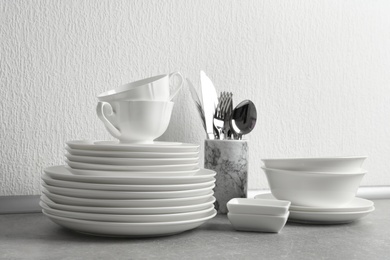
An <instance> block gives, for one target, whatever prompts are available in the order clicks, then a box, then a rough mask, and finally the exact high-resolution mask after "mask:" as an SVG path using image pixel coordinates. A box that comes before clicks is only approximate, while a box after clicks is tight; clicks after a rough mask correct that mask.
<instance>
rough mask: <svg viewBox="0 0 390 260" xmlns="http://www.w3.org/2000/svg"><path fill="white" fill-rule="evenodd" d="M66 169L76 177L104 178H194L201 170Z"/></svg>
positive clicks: (67, 167)
mask: <svg viewBox="0 0 390 260" xmlns="http://www.w3.org/2000/svg"><path fill="white" fill-rule="evenodd" d="M65 168H66V169H67V170H68V171H69V172H71V173H73V174H75V175H89V176H93V177H96V176H102V177H107V176H110V177H130V176H139V177H146V176H147V177H176V176H192V175H195V174H196V173H197V172H198V171H199V170H200V169H199V168H197V169H194V170H189V171H162V172H159V171H156V172H147V171H107V170H83V169H73V168H71V167H69V166H68V165H66V166H65Z"/></svg>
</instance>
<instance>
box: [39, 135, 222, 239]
mask: <svg viewBox="0 0 390 260" xmlns="http://www.w3.org/2000/svg"><path fill="white" fill-rule="evenodd" d="M67 144H68V147H67V148H66V149H67V151H68V154H67V155H66V156H67V159H68V161H67V164H68V165H61V166H54V167H49V168H46V169H45V174H44V175H43V176H42V180H43V184H42V186H43V188H42V192H43V194H42V196H41V202H40V204H41V207H42V210H43V213H44V214H45V215H47V216H48V217H49V218H50V219H51V220H52V221H53V222H55V223H57V224H59V225H61V226H64V227H67V228H70V229H72V230H75V231H78V232H82V233H89V234H95V235H104V236H135V237H138V236H162V235H170V234H175V233H180V232H183V231H186V230H189V229H193V228H196V227H198V226H200V225H201V224H203V223H204V222H205V221H207V220H208V219H211V218H212V217H214V216H215V215H216V211H215V210H214V201H215V198H214V197H213V188H214V186H215V185H214V182H215V178H214V176H215V172H213V171H211V170H206V169H200V168H199V167H198V153H199V151H198V150H199V147H198V146H197V145H192V144H182V143H163V142H160V143H154V144H148V145H135V144H132V145H130V144H127V145H124V144H115V143H112V142H93V141H71V142H68V143H67Z"/></svg>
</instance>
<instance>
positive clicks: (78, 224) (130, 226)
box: [42, 210, 217, 237]
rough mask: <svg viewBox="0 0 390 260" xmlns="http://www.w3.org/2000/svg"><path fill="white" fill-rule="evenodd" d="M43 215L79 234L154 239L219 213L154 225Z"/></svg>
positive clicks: (193, 225)
mask: <svg viewBox="0 0 390 260" xmlns="http://www.w3.org/2000/svg"><path fill="white" fill-rule="evenodd" d="M42 212H43V214H45V215H46V216H48V217H49V218H50V220H51V221H53V222H54V223H56V224H58V225H60V226H63V227H66V228H69V229H72V230H74V231H77V232H81V233H87V234H93V235H98V236H126V237H154V236H167V235H173V234H177V233H181V232H184V231H187V230H190V229H194V228H196V227H198V226H200V225H202V224H203V223H204V222H205V221H207V220H209V219H211V218H213V217H214V216H215V215H216V214H217V212H216V211H215V210H214V211H212V212H211V213H210V215H208V216H207V217H204V218H200V219H193V220H185V221H174V222H153V223H126V222H105V221H90V220H79V219H73V218H64V217H58V216H54V215H51V214H49V213H47V212H45V210H43V211H42Z"/></svg>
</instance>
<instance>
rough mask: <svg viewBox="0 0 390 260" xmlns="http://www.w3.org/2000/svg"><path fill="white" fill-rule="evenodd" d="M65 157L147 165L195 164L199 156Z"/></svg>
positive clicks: (68, 155) (76, 159)
mask: <svg viewBox="0 0 390 260" xmlns="http://www.w3.org/2000/svg"><path fill="white" fill-rule="evenodd" d="M65 157H66V158H67V159H68V160H69V161H71V162H81V163H93V164H99V165H100V164H108V165H124V166H126V165H127V166H149V165H158V166H162V165H185V164H196V163H198V162H199V158H198V157H196V158H175V159H172V158H140V159H136V158H113V157H93V156H79V155H71V154H65Z"/></svg>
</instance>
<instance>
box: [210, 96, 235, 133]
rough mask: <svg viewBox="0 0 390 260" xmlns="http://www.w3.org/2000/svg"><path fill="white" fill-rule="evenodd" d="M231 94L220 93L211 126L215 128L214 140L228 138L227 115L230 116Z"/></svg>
mask: <svg viewBox="0 0 390 260" xmlns="http://www.w3.org/2000/svg"><path fill="white" fill-rule="evenodd" d="M232 95H233V94H232V93H227V92H225V91H224V92H221V94H220V97H219V101H218V105H217V108H216V109H215V113H214V119H213V124H214V127H215V128H216V130H217V132H216V139H220V140H223V139H226V138H228V137H229V136H228V126H229V122H228V120H229V118H230V116H229V114H231V103H232V99H231V98H232Z"/></svg>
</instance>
